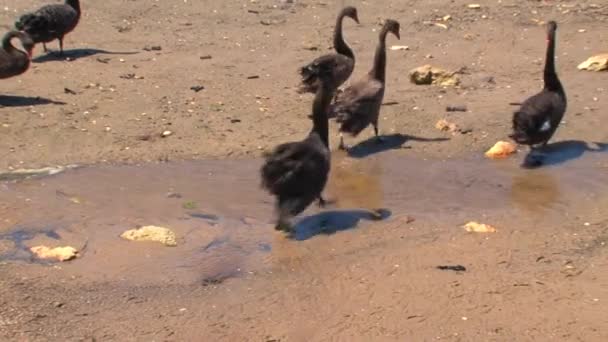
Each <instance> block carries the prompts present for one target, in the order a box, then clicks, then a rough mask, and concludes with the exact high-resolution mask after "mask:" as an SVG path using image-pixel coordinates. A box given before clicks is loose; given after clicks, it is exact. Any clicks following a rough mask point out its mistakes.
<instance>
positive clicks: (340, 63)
mask: <svg viewBox="0 0 608 342" xmlns="http://www.w3.org/2000/svg"><path fill="white" fill-rule="evenodd" d="M344 17H349V18H351V19H353V20H354V21H355V22H357V24H358V23H359V17H358V15H357V9H356V8H355V7H351V6H349V7H345V8H344V9H342V11H340V13H339V14H338V18H337V20H336V27H335V30H334V48H335V49H336V52H337V53H332V54H328V55H323V56H321V57H319V58H317V59H315V60H314V61H312V62H311V63H310V64H308V65H305V66H303V67H302V68H300V75H301V76H302V84H301V86H300V88H299V89H298V92H299V93H316V91H317V88H318V87H319V85H320V84H319V82H320V80H319V69H320V68H321V67H322V66H325V65H331V66H332V81H333V83H334V84H333V86H334V87H335V88H338V87H339V86H341V85H342V84H343V83H344V82H346V80H347V79H348V78H349V77H350V75H351V74H352V73H353V69H354V68H355V54H354V53H353V50H352V49H351V48H350V46H348V44H346V42H345V41H344V38H343V37H342V22H343V19H344Z"/></svg>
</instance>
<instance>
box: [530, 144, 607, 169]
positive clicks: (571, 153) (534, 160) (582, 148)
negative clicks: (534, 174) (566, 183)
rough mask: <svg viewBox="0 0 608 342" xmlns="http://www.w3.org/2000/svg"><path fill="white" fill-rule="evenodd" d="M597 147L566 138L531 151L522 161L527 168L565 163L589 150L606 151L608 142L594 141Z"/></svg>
mask: <svg viewBox="0 0 608 342" xmlns="http://www.w3.org/2000/svg"><path fill="white" fill-rule="evenodd" d="M593 144H594V145H596V147H593V146H589V143H587V142H585V141H580V140H566V141H559V142H556V143H552V144H548V145H547V146H545V147H542V148H539V149H537V150H536V151H531V152H529V153H528V154H527V155H526V157H525V158H524V161H523V163H522V167H523V168H526V169H536V168H539V167H545V166H554V165H560V164H565V163H567V162H569V161H572V160H576V159H578V158H580V157H582V156H583V155H584V154H585V153H588V152H606V151H607V150H608V144H606V143H597V142H595V143H593Z"/></svg>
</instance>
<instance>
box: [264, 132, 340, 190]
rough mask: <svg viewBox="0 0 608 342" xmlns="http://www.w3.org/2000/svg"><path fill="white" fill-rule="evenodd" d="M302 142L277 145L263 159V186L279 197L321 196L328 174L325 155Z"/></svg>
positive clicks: (312, 145)
mask: <svg viewBox="0 0 608 342" xmlns="http://www.w3.org/2000/svg"><path fill="white" fill-rule="evenodd" d="M307 142H309V141H307V140H304V141H303V142H295V143H287V144H282V145H279V146H277V147H276V148H275V150H274V151H273V152H272V153H270V154H269V155H268V156H267V157H266V162H265V163H264V166H263V167H262V186H263V187H264V188H265V189H267V190H268V191H269V192H270V193H272V194H274V195H277V196H281V197H294V196H305V195H308V194H311V193H320V191H322V189H323V187H324V186H325V182H326V179H327V174H328V173H329V155H328V152H326V151H323V150H322V149H319V148H318V147H317V146H316V145H315V144H310V143H307Z"/></svg>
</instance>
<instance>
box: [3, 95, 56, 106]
mask: <svg viewBox="0 0 608 342" xmlns="http://www.w3.org/2000/svg"><path fill="white" fill-rule="evenodd" d="M45 104H56V105H64V104H66V103H65V102H62V101H54V100H51V99H47V98H44V97H40V96H36V97H31V96H15V95H0V107H26V106H38V105H45Z"/></svg>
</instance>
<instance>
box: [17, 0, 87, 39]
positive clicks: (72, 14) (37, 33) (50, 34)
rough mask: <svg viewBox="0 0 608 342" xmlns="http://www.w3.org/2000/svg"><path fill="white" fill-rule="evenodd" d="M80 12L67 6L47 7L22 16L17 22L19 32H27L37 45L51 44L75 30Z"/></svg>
mask: <svg viewBox="0 0 608 342" xmlns="http://www.w3.org/2000/svg"><path fill="white" fill-rule="evenodd" d="M77 23H78V12H76V10H75V9H74V8H72V7H71V6H69V5H66V4H61V5H60V4H56V5H46V6H43V7H41V8H40V9H38V10H37V11H35V12H33V13H27V14H24V15H22V16H21V17H20V18H19V20H17V21H16V22H15V27H16V28H17V29H18V30H19V31H24V32H27V33H28V34H29V35H30V36H31V37H32V39H33V40H34V41H35V42H36V43H45V42H50V41H51V40H53V39H57V38H60V37H62V36H63V35H65V34H66V33H68V32H70V31H71V30H73V29H74V27H75V26H76V24H77Z"/></svg>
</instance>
